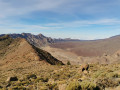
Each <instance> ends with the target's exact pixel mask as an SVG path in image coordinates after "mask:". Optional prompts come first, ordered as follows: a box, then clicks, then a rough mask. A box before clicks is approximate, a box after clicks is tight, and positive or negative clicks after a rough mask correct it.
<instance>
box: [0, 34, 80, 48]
mask: <svg viewBox="0 0 120 90" xmlns="http://www.w3.org/2000/svg"><path fill="white" fill-rule="evenodd" d="M4 35H6V34H1V35H0V36H4ZM7 35H9V36H10V37H12V38H19V37H20V38H24V39H26V40H27V41H28V42H29V43H30V44H32V45H34V46H36V47H42V46H46V45H49V44H52V43H55V42H66V41H79V40H78V39H70V38H66V39H60V38H59V39H52V38H51V37H46V36H44V35H42V34H38V35H33V34H31V33H22V34H7Z"/></svg>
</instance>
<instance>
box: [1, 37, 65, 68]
mask: <svg viewBox="0 0 120 90" xmlns="http://www.w3.org/2000/svg"><path fill="white" fill-rule="evenodd" d="M36 63H40V64H48V65H58V64H62V65H63V63H62V62H61V61H59V60H57V59H56V58H54V57H53V56H52V55H51V54H49V53H48V52H46V51H43V50H41V49H39V48H36V47H35V46H32V45H31V44H29V43H28V42H27V41H26V40H25V39H22V38H16V39H12V38H11V37H9V36H8V35H7V36H3V37H0V66H2V67H9V66H14V65H15V66H16V65H17V66H20V65H24V66H27V67H28V66H31V64H36ZM17 66H16V67H17Z"/></svg>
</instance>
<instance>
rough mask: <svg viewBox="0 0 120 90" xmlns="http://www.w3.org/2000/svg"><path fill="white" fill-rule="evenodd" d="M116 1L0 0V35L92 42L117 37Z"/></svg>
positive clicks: (119, 17)
mask: <svg viewBox="0 0 120 90" xmlns="http://www.w3.org/2000/svg"><path fill="white" fill-rule="evenodd" d="M119 8H120V1H119V0H106V1H105V0H60V1H56V0H44V1H43V0H20V1H16V0H12V1H11V0H10V1H9V0H0V13H1V14H0V34H6V33H22V32H25V33H32V34H39V33H42V34H43V35H45V36H47V37H52V38H72V39H81V40H95V39H104V38H109V37H112V36H115V35H119V34H120V12H119Z"/></svg>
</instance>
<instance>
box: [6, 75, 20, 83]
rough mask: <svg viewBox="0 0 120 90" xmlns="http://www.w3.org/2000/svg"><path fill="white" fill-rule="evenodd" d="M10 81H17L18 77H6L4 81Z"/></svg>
mask: <svg viewBox="0 0 120 90" xmlns="http://www.w3.org/2000/svg"><path fill="white" fill-rule="evenodd" d="M11 81H18V78H17V77H16V76H14V77H8V78H7V80H6V82H11Z"/></svg>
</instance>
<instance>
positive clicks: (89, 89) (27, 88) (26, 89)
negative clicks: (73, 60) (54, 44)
mask: <svg viewBox="0 0 120 90" xmlns="http://www.w3.org/2000/svg"><path fill="white" fill-rule="evenodd" d="M85 65H86V64H85ZM85 65H63V66H51V65H49V66H48V65H34V67H33V66H32V67H26V68H16V69H7V70H0V75H1V76H0V88H1V89H3V90H5V89H13V90H14V89H15V90H18V89H23V90H103V89H106V90H120V88H119V87H120V86H119V85H120V64H109V65H108V64H89V65H88V66H89V67H88V68H86V67H85ZM10 78H11V79H10ZM15 78H17V79H18V80H17V79H15ZM6 80H7V81H6Z"/></svg>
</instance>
